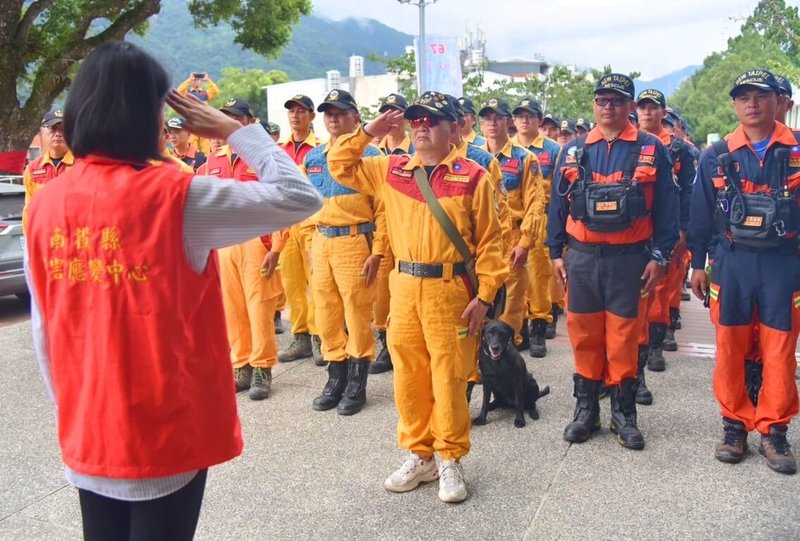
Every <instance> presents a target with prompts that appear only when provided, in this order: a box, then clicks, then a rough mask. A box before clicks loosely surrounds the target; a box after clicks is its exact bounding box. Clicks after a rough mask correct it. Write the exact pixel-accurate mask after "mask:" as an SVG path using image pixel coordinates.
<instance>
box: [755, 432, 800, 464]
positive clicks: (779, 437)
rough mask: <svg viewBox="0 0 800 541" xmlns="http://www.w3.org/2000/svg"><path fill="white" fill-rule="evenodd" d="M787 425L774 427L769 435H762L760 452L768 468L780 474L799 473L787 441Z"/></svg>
mask: <svg viewBox="0 0 800 541" xmlns="http://www.w3.org/2000/svg"><path fill="white" fill-rule="evenodd" d="M787 428H788V427H787V426H786V425H772V426H771V427H769V434H761V445H759V447H758V452H759V453H761V454H762V455H763V456H764V458H766V459H767V466H769V468H770V469H771V470H774V471H776V472H778V473H788V474H792V473H795V472H796V471H797V463H796V462H795V459H794V455H793V454H792V448H791V447H790V446H789V442H788V441H787V440H786V430H787Z"/></svg>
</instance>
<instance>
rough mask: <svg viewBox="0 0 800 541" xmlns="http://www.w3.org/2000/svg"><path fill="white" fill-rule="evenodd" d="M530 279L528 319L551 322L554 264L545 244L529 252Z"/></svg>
mask: <svg viewBox="0 0 800 541" xmlns="http://www.w3.org/2000/svg"><path fill="white" fill-rule="evenodd" d="M528 279H529V285H528V319H543V320H545V321H547V322H548V323H551V322H552V321H553V316H552V314H551V313H550V312H551V311H552V309H553V301H552V297H551V294H550V292H551V282H552V280H553V264H552V263H551V262H550V251H549V250H548V249H547V246H545V245H544V244H540V245H537V246H534V247H533V248H531V250H530V252H529V253H528ZM562 297H563V292H562Z"/></svg>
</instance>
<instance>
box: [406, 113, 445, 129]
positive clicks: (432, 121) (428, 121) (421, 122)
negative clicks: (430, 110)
mask: <svg viewBox="0 0 800 541" xmlns="http://www.w3.org/2000/svg"><path fill="white" fill-rule="evenodd" d="M439 122H440V120H439V119H438V118H434V117H430V116H423V117H420V118H412V119H410V120H409V121H408V124H409V125H410V126H411V129H413V130H418V129H419V128H420V126H425V127H426V128H433V127H434V126H438V125H439Z"/></svg>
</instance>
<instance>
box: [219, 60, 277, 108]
mask: <svg viewBox="0 0 800 541" xmlns="http://www.w3.org/2000/svg"><path fill="white" fill-rule="evenodd" d="M288 81H289V76H288V75H287V74H286V72H285V71H281V70H270V71H264V70H260V69H247V70H243V69H238V68H222V79H220V80H219V96H217V97H216V98H215V100H214V101H213V102H212V105H216V106H218V107H221V106H222V105H224V102H225V100H227V99H228V98H231V97H236V98H243V99H246V100H247V101H248V102H249V103H250V107H252V108H253V111H255V113H256V115H258V116H259V117H261V118H266V116H265V115H266V114H267V93H266V92H264V90H263V87H265V86H267V85H274V84H279V83H286V82H288Z"/></svg>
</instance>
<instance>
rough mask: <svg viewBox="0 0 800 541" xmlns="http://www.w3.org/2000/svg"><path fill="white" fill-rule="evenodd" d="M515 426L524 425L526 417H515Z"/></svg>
mask: <svg viewBox="0 0 800 541" xmlns="http://www.w3.org/2000/svg"><path fill="white" fill-rule="evenodd" d="M514 426H516V427H517V428H522V427H524V426H525V418H524V417H520V418H518V419H514Z"/></svg>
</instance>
